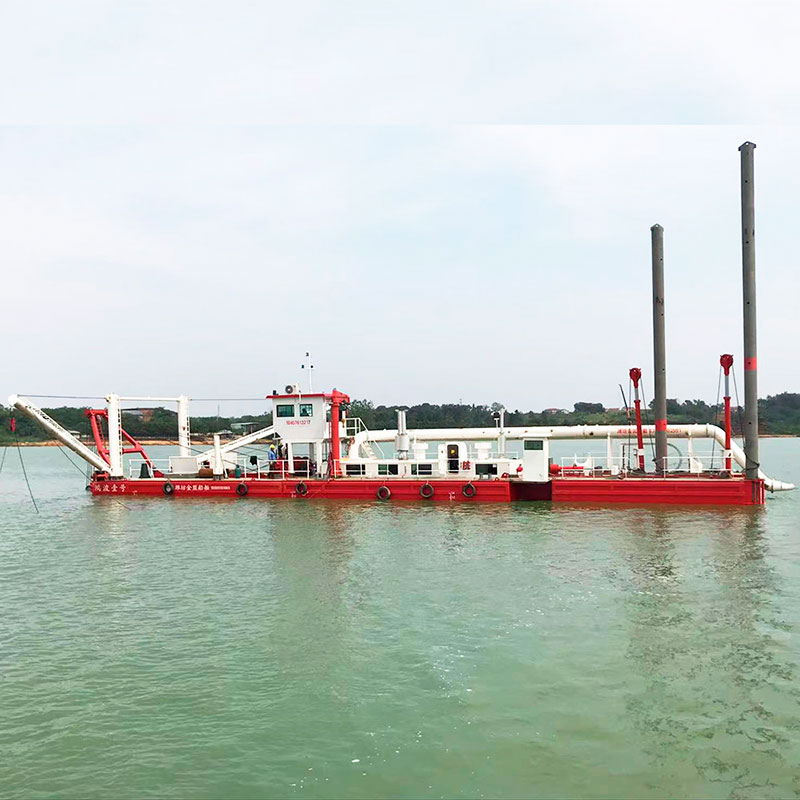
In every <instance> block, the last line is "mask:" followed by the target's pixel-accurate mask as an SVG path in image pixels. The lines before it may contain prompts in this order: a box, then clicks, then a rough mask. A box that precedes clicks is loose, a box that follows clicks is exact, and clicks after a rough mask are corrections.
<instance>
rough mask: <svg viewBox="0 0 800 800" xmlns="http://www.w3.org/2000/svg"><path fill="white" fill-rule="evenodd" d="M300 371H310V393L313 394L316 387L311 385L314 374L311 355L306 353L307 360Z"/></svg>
mask: <svg viewBox="0 0 800 800" xmlns="http://www.w3.org/2000/svg"><path fill="white" fill-rule="evenodd" d="M300 369H307V370H308V392H309V394H311V393H312V392H313V391H314V387H313V386H312V385H311V376H312V374H313V372H314V365H313V364H312V363H311V353H306V360H305V361H304V362H303V363H302V364H301V365H300Z"/></svg>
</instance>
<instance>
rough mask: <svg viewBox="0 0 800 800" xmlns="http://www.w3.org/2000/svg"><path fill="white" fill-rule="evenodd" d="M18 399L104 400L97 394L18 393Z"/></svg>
mask: <svg viewBox="0 0 800 800" xmlns="http://www.w3.org/2000/svg"><path fill="white" fill-rule="evenodd" d="M20 397H40V398H41V397H43V398H44V399H45V400H105V399H106V398H105V397H103V396H102V395H99V394H93V395H79V394H25V393H20Z"/></svg>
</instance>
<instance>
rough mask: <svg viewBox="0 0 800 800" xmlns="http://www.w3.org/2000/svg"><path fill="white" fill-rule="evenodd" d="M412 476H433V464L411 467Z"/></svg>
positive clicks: (413, 465)
mask: <svg viewBox="0 0 800 800" xmlns="http://www.w3.org/2000/svg"><path fill="white" fill-rule="evenodd" d="M411 474H412V475H433V465H432V464H412V465H411Z"/></svg>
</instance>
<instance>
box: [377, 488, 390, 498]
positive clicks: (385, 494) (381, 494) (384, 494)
mask: <svg viewBox="0 0 800 800" xmlns="http://www.w3.org/2000/svg"><path fill="white" fill-rule="evenodd" d="M376 494H377V496H378V500H388V499H389V498H390V497H391V496H392V490H391V489H390V488H389V487H388V486H380V487H378V491H377V492H376Z"/></svg>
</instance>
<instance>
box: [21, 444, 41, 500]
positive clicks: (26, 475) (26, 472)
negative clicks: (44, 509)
mask: <svg viewBox="0 0 800 800" xmlns="http://www.w3.org/2000/svg"><path fill="white" fill-rule="evenodd" d="M17 455H18V456H19V463H20V464H22V474H23V475H24V476H25V483H26V484H27V485H28V494H29V495H30V496H31V502H32V503H33V507H34V508H35V509H36V513H37V514H38V513H39V506H37V505H36V498H35V497H34V496H33V489H31V482H30V481H29V480H28V471H27V470H26V469H25V462H24V461H23V460H22V448H21V447H20V444H19V435H17Z"/></svg>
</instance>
